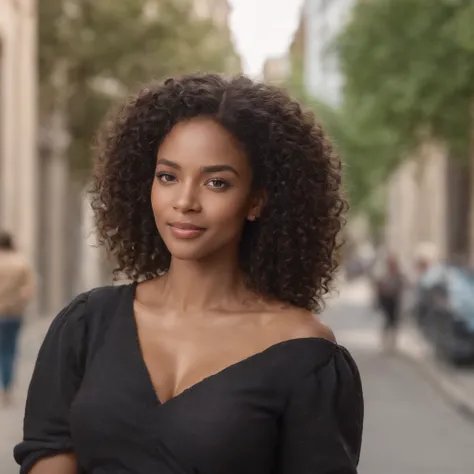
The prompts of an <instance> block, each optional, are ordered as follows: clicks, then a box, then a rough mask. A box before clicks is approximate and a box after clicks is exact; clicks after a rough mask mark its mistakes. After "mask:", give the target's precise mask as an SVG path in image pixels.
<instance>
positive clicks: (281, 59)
mask: <svg viewBox="0 0 474 474" xmlns="http://www.w3.org/2000/svg"><path fill="white" fill-rule="evenodd" d="M289 73H290V60H289V58H288V55H283V56H278V57H274V58H268V59H267V60H266V61H265V62H264V64H263V80H264V81H265V82H268V83H273V84H282V83H283V82H284V81H285V80H286V79H287V77H288V75H289Z"/></svg>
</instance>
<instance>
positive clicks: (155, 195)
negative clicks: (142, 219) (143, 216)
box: [150, 180, 166, 216]
mask: <svg viewBox="0 0 474 474" xmlns="http://www.w3.org/2000/svg"><path fill="white" fill-rule="evenodd" d="M150 200H151V207H152V208H153V213H154V214H155V216H157V215H160V213H161V212H162V210H163V209H164V207H165V206H166V194H163V192H162V188H161V187H160V186H158V185H157V183H156V180H155V181H154V182H153V186H152V187H151V194H150Z"/></svg>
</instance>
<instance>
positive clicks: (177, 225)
mask: <svg viewBox="0 0 474 474" xmlns="http://www.w3.org/2000/svg"><path fill="white" fill-rule="evenodd" d="M169 225H170V226H171V227H174V228H176V229H182V230H205V229H204V227H199V226H197V225H194V224H191V223H190V222H170V224H169Z"/></svg>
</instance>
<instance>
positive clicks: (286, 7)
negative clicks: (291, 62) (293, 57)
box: [230, 0, 304, 75]
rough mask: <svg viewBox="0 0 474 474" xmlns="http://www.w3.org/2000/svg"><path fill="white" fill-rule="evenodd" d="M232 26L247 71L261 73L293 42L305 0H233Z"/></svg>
mask: <svg viewBox="0 0 474 474" xmlns="http://www.w3.org/2000/svg"><path fill="white" fill-rule="evenodd" d="M230 3H231V5H232V8H233V12H232V16H231V28H232V31H233V35H234V39H235V44H236V46H237V49H238V51H239V53H240V54H241V56H242V60H243V67H244V72H245V73H247V74H251V75H254V74H259V73H260V72H261V71H262V66H263V63H264V61H265V59H266V58H268V57H269V56H279V55H281V54H283V53H284V52H285V51H286V50H287V48H288V46H289V44H290V43H291V40H292V37H293V33H294V32H295V30H296V28H297V26H298V21H299V15H300V10H301V7H302V5H303V3H304V0H230Z"/></svg>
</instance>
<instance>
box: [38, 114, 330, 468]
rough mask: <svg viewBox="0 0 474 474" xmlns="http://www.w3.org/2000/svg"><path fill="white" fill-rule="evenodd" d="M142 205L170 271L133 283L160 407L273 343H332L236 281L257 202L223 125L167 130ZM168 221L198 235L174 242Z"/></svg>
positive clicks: (193, 123) (191, 123)
mask: <svg viewBox="0 0 474 474" xmlns="http://www.w3.org/2000/svg"><path fill="white" fill-rule="evenodd" d="M211 167H212V168H211ZM219 169H220V171H219ZM151 203H152V207H153V212H154V216H155V221H156V225H157V227H158V230H159V232H160V234H161V236H162V238H163V240H164V242H165V243H166V246H167V248H168V249H169V251H170V253H171V255H172V258H171V265H170V269H169V271H168V273H167V274H166V275H164V276H161V277H156V278H153V279H151V280H147V281H144V282H142V283H140V284H139V285H138V287H137V293H136V300H135V304H134V310H135V318H136V322H137V327H138V333H139V339H140V345H141V349H142V354H143V357H144V360H145V363H146V365H147V367H148V371H149V373H150V377H151V380H152V382H153V385H154V387H155V390H156V393H157V396H158V398H159V399H160V401H161V402H163V403H164V402H166V401H168V400H170V399H171V398H173V397H176V396H177V395H179V394H180V393H182V392H183V391H184V390H186V389H187V388H189V387H191V386H193V385H195V384H197V383H199V382H200V381H202V380H203V379H204V378H207V377H208V376H210V375H212V374H215V373H217V372H220V371H222V370H223V369H225V368H226V367H228V366H229V365H232V364H234V363H236V362H238V361H240V360H242V359H245V358H247V357H249V356H252V355H254V354H256V353H259V352H261V351H263V350H265V349H266V348H268V347H269V346H272V345H274V344H277V343H279V342H281V341H285V340H288V339H295V338H306V337H321V338H326V339H329V340H331V341H333V342H334V335H333V334H332V332H331V330H330V329H328V328H327V327H326V326H324V325H323V324H322V323H321V322H320V321H319V320H318V319H317V318H316V317H315V316H313V314H312V313H311V312H310V311H307V310H305V309H301V308H297V307H293V306H291V305H289V304H288V303H281V302H279V301H272V300H270V299H269V298H268V297H265V296H263V295H259V294H257V293H255V292H253V291H251V290H249V289H248V288H247V287H246V285H245V284H244V277H243V275H242V273H241V270H240V268H239V260H238V248H239V241H240V237H241V233H242V230H243V227H244V224H245V221H246V219H251V220H252V219H254V218H258V216H259V215H260V212H261V210H262V208H263V206H264V205H265V195H264V193H261V192H260V193H259V192H257V191H252V169H251V166H250V163H249V159H248V157H247V155H246V154H245V152H244V150H243V149H242V147H241V146H240V145H239V143H238V142H237V141H236V140H235V139H234V138H233V137H232V135H230V134H229V132H227V131H226V130H225V129H224V128H223V127H221V126H220V125H219V124H217V123H216V122H214V121H212V120H210V119H206V118H195V119H191V120H188V121H185V122H181V123H179V124H177V125H176V126H175V127H174V128H173V129H172V131H171V132H170V133H169V134H168V135H167V137H166V138H165V140H164V141H163V143H162V145H161V146H160V148H159V150H158V156H157V165H156V178H155V180H154V183H153V186H152V191H151ZM170 223H175V224H176V223H187V224H193V225H195V226H199V227H200V228H203V229H205V230H204V231H203V232H202V233H201V234H200V235H199V236H197V237H195V238H179V237H177V236H176V235H175V234H173V231H172V229H171V228H170V225H169V224H170ZM31 474H77V468H76V463H75V460H74V457H73V456H72V455H71V456H57V457H54V458H51V459H47V460H44V461H41V462H38V464H37V465H36V466H35V467H34V468H33V469H32V471H31Z"/></svg>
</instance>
